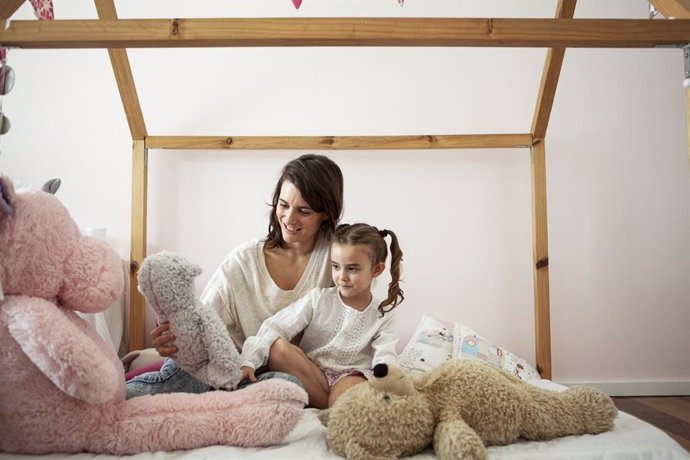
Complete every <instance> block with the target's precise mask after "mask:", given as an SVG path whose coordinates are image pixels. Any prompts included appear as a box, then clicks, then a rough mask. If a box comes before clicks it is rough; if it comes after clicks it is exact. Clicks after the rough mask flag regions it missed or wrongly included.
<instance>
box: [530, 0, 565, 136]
mask: <svg viewBox="0 0 690 460" xmlns="http://www.w3.org/2000/svg"><path fill="white" fill-rule="evenodd" d="M575 4H576V0H560V1H559V2H558V5H557V7H556V15H555V16H556V19H571V18H572V17H573V15H574V14H575ZM564 56H565V48H549V49H548V50H547V51H546V59H545V61H544V70H543V71H542V76H541V84H540V85H539V93H538V95H537V104H536V107H535V109H534V117H533V118H532V136H533V137H534V138H535V139H544V137H545V136H546V128H547V127H548V125H549V119H550V118H551V109H552V108H553V100H554V98H555V96H556V87H557V86H558V78H559V77H560V75H561V67H562V65H563V58H564Z"/></svg>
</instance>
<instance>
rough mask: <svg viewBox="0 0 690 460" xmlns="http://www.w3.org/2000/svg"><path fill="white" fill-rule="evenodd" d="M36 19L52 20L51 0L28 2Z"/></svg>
mask: <svg viewBox="0 0 690 460" xmlns="http://www.w3.org/2000/svg"><path fill="white" fill-rule="evenodd" d="M30 1H31V6H33V7H34V14H36V17H37V18H38V19H54V17H55V16H54V14H53V0H30Z"/></svg>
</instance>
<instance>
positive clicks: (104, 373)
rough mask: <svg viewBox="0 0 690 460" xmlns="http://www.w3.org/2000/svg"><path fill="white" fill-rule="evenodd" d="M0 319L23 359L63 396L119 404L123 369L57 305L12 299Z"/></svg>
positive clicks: (44, 301) (92, 401)
mask: <svg viewBox="0 0 690 460" xmlns="http://www.w3.org/2000/svg"><path fill="white" fill-rule="evenodd" d="M0 315H2V316H3V317H4V318H3V320H4V321H6V322H7V325H8V330H9V333H10V335H11V336H12V337H13V338H14V340H15V341H16V342H17V343H18V344H19V346H20V347H21V349H22V351H23V352H24V353H25V354H26V356H27V357H29V359H30V360H31V361H32V362H33V363H34V364H35V365H36V367H38V368H39V369H40V371H41V372H42V373H43V374H44V375H45V376H46V377H47V378H49V379H50V380H51V381H52V382H53V383H54V384H55V385H56V386H57V387H58V388H60V389H61V390H62V391H64V392H65V393H67V394H68V395H70V396H72V397H74V398H77V399H79V400H82V401H85V402H88V403H92V404H101V403H106V402H109V401H118V400H121V399H124V394H123V384H122V381H123V377H122V373H123V371H122V369H121V368H118V367H117V365H116V363H115V362H113V360H111V359H109V357H108V356H107V355H105V354H104V353H102V350H101V349H100V348H99V345H98V344H97V343H95V342H94V340H93V339H92V338H91V337H89V336H88V335H87V334H85V333H84V332H83V331H82V330H80V329H79V327H78V326H77V325H76V324H74V323H73V322H72V321H70V319H69V318H67V316H65V313H64V312H62V311H61V310H60V309H59V308H58V307H57V306H55V305H54V304H52V303H51V302H49V301H47V300H44V299H40V298H36V297H24V296H19V297H14V296H13V297H10V298H6V299H5V301H4V303H3V305H2V308H0Z"/></svg>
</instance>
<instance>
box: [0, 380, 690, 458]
mask: <svg viewBox="0 0 690 460" xmlns="http://www.w3.org/2000/svg"><path fill="white" fill-rule="evenodd" d="M532 383H534V384H535V385H537V386H540V387H542V388H549V389H552V390H562V389H564V388H565V387H564V386H562V385H559V384H557V383H554V382H551V381H550V380H537V381H533V382H532ZM317 413H318V411H317V410H316V409H305V410H304V414H303V416H302V419H301V420H300V422H299V423H298V424H297V425H296V426H295V428H294V429H293V430H292V431H291V432H290V433H289V434H288V435H287V436H286V438H285V440H284V441H283V442H282V443H281V444H278V445H275V446H271V447H267V448H263V449H256V448H241V447H225V446H212V447H204V448H200V449H194V450H189V451H178V452H154V453H144V454H138V455H133V456H129V457H126V458H127V459H132V460H151V459H155V460H178V459H179V460H201V459H204V460H206V459H219V460H220V459H228V458H243V459H245V458H246V459H281V460H287V459H300V460H302V459H337V458H340V457H338V456H336V455H335V454H333V453H332V452H331V451H329V450H328V447H327V445H326V438H325V431H326V429H325V428H324V427H323V426H321V423H320V422H319V420H318V419H317V418H316V414H317ZM489 457H490V458H491V459H506V460H508V459H510V460H514V459H524V460H533V459H549V460H552V459H553V460H559V459H577V460H582V459H597V460H615V459H621V460H630V459H641V460H642V459H644V460H652V459H659V460H675V459H690V454H689V453H688V452H687V451H686V450H685V449H683V448H682V447H681V446H680V445H679V444H678V443H677V442H676V441H674V440H673V439H672V438H671V437H670V436H668V435H667V434H666V433H664V432H663V431H661V430H659V429H658V428H655V427H653V426H652V425H650V424H648V423H646V422H643V421H642V420H639V419H637V418H635V417H633V416H631V415H628V414H626V413H623V412H621V413H620V414H619V416H618V418H617V419H616V422H615V426H614V429H613V430H612V431H610V432H606V433H602V434H598V435H583V436H568V437H564V438H558V439H555V440H552V441H546V442H519V443H516V444H511V445H509V446H502V447H490V448H489ZM10 458H22V459H34V458H35V459H39V458H40V459H51V458H54V459H64V458H69V459H71V460H91V459H102V460H106V459H114V458H118V457H115V456H111V455H93V454H76V455H69V456H66V455H38V456H37V455H20V456H18V455H8V454H1V453H0V459H10ZM411 458H414V459H430V458H435V457H434V453H433V451H432V450H431V449H427V450H426V451H425V452H423V453H421V454H418V455H416V456H414V457H411Z"/></svg>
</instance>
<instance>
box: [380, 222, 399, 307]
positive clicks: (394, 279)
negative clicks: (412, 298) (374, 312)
mask: <svg viewBox="0 0 690 460" xmlns="http://www.w3.org/2000/svg"><path fill="white" fill-rule="evenodd" d="M379 235H381V237H382V238H384V237H385V236H386V235H390V237H391V249H390V251H391V282H390V283H389V284H388V298H387V299H386V300H384V301H383V302H381V305H379V308H378V310H379V312H380V313H381V316H384V315H385V314H386V313H388V312H389V311H391V310H393V309H394V308H395V307H397V306H398V305H399V304H400V302H402V301H403V300H405V296H404V295H403V290H402V289H400V271H401V267H400V265H401V262H402V256H403V253H402V251H401V250H400V244H398V237H397V236H396V235H395V233H393V232H392V231H391V230H381V231H380V232H379ZM388 306H390V308H385V307H388Z"/></svg>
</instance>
